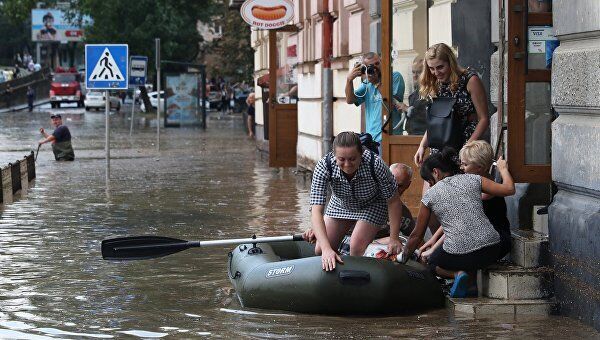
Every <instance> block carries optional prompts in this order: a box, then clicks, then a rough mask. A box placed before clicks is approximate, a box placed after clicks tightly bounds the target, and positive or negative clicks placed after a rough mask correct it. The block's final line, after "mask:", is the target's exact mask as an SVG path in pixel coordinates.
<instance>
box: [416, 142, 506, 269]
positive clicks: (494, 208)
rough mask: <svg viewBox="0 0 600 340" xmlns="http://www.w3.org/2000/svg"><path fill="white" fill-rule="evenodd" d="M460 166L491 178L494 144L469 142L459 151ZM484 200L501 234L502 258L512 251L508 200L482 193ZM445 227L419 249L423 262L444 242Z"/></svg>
mask: <svg viewBox="0 0 600 340" xmlns="http://www.w3.org/2000/svg"><path fill="white" fill-rule="evenodd" d="M459 158H460V167H461V170H462V171H463V172H464V173H466V174H475V175H480V176H482V177H486V178H490V179H491V176H490V168H491V167H492V163H493V162H494V151H493V150H492V146H491V145H490V144H489V143H488V142H486V141H482V140H476V141H472V142H469V143H467V144H465V145H464V146H463V148H462V149H461V150H460V152H459ZM481 199H482V200H483V210H484V211H485V215H486V216H487V218H488V219H489V220H490V222H491V223H492V225H493V226H494V229H496V231H497V232H498V234H500V239H501V242H502V246H503V250H502V253H501V255H500V258H502V257H504V256H506V254H508V252H510V247H511V244H510V223H509V222H508V218H506V202H505V201H504V197H498V196H492V195H488V194H481ZM444 239H445V236H444V229H443V228H439V229H438V230H437V232H436V233H435V234H434V235H433V236H432V237H431V238H430V239H429V240H427V242H425V244H423V245H422V246H421V247H420V248H419V250H420V251H421V256H420V257H419V259H420V260H421V262H423V263H427V261H428V259H429V256H431V254H432V253H433V251H434V250H435V249H436V248H437V247H439V246H440V245H442V243H443V242H444Z"/></svg>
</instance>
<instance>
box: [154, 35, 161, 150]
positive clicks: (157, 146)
mask: <svg viewBox="0 0 600 340" xmlns="http://www.w3.org/2000/svg"><path fill="white" fill-rule="evenodd" d="M154 43H155V47H156V50H155V55H154V58H155V59H156V87H157V90H158V92H157V93H156V97H157V101H156V151H159V152H160V38H156V39H154Z"/></svg>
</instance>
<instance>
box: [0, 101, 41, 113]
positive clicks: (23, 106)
mask: <svg viewBox="0 0 600 340" xmlns="http://www.w3.org/2000/svg"><path fill="white" fill-rule="evenodd" d="M48 103H50V98H45V99H41V100H38V101H35V102H34V103H33V107H36V106H41V105H44V104H48ZM27 108H28V106H27V104H19V105H15V106H11V107H10V108H7V109H0V113H8V112H16V111H22V110H27Z"/></svg>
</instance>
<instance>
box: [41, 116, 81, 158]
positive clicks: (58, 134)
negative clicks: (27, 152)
mask: <svg viewBox="0 0 600 340" xmlns="http://www.w3.org/2000/svg"><path fill="white" fill-rule="evenodd" d="M50 119H52V125H54V127H55V129H54V132H52V134H49V133H47V132H46V131H45V130H44V128H40V132H41V133H42V135H44V137H45V138H44V139H42V140H41V141H39V143H38V144H39V145H42V144H45V143H48V142H52V152H54V158H55V159H56V160H57V161H72V160H75V152H74V151H73V146H72V145H71V132H70V131H69V128H68V127H66V126H65V125H62V117H61V115H59V114H53V115H52V116H50Z"/></svg>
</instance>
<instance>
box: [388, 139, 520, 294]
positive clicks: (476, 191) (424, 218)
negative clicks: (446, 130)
mask: <svg viewBox="0 0 600 340" xmlns="http://www.w3.org/2000/svg"><path fill="white" fill-rule="evenodd" d="M454 157H456V151H454V150H453V149H451V148H445V149H444V150H442V152H441V153H435V154H432V155H431V156H429V157H428V158H427V159H426V160H425V162H424V163H423V166H422V167H421V171H420V173H421V177H422V178H423V180H425V181H426V182H428V183H429V184H430V185H431V188H430V189H429V190H428V191H427V192H426V193H425V195H423V198H422V199H421V206H420V209H419V214H418V216H417V225H416V227H415V229H414V230H413V232H412V233H411V234H410V237H409V240H408V242H407V244H406V246H405V248H404V250H403V251H402V254H401V256H400V260H401V262H405V261H406V260H407V259H408V258H410V256H411V255H412V254H413V252H414V251H415V250H416V249H417V247H418V245H419V243H420V242H421V241H422V240H423V236H424V235H425V229H426V227H427V224H428V222H429V220H430V217H431V215H432V213H433V214H435V215H436V217H437V219H438V221H439V222H440V224H441V227H442V228H443V230H444V234H445V236H446V239H445V240H444V243H443V245H442V246H441V247H438V248H437V249H435V250H434V252H433V254H431V256H430V257H429V268H430V270H431V271H432V272H434V273H435V274H436V275H438V276H441V277H446V278H454V284H453V286H452V288H451V290H450V296H452V297H465V296H466V295H467V290H468V288H469V285H470V284H472V282H474V280H473V279H474V275H473V273H474V272H475V271H477V270H478V269H482V268H485V267H487V266H489V265H490V264H492V263H494V262H496V260H497V259H498V258H499V257H500V255H501V254H502V252H503V251H504V248H503V244H502V242H501V237H500V235H499V233H498V232H497V231H496V229H494V226H493V225H492V223H491V222H490V221H489V219H488V218H487V216H486V215H485V212H484V209H483V203H482V200H481V193H482V192H483V193H486V194H490V195H493V196H500V197H504V196H509V195H513V194H514V193H515V185H514V182H513V179H512V177H511V175H510V173H509V171H508V167H507V165H506V161H505V160H503V159H502V158H500V159H499V160H498V162H497V165H498V170H499V172H500V175H501V176H502V180H503V183H502V184H500V183H496V182H494V181H492V180H490V179H488V178H486V177H483V176H480V175H475V174H456V173H457V172H458V166H457V164H456V163H455V162H454V160H453V158H454Z"/></svg>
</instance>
